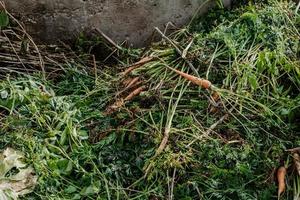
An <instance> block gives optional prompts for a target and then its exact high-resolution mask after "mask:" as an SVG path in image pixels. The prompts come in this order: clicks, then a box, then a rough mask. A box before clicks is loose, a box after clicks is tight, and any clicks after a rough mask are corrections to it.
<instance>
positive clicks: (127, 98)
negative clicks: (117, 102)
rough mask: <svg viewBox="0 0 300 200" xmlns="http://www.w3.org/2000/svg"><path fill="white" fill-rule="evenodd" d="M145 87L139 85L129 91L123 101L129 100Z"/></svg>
mask: <svg viewBox="0 0 300 200" xmlns="http://www.w3.org/2000/svg"><path fill="white" fill-rule="evenodd" d="M145 88H146V87H145V86H141V87H139V88H137V89H135V90H134V91H133V92H131V93H130V94H129V95H128V96H127V97H126V98H125V99H124V101H129V100H131V99H132V98H133V97H135V96H137V95H139V94H140V93H141V92H142V91H144V90H145Z"/></svg>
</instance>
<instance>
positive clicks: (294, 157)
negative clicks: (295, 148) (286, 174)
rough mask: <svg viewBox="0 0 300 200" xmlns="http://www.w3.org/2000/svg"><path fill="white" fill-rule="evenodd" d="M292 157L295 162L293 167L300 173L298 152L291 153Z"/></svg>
mask: <svg viewBox="0 0 300 200" xmlns="http://www.w3.org/2000/svg"><path fill="white" fill-rule="evenodd" d="M293 159H294V163H295V167H296V169H297V172H298V175H300V156H299V154H298V153H293Z"/></svg>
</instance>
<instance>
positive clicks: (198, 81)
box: [168, 67, 212, 89]
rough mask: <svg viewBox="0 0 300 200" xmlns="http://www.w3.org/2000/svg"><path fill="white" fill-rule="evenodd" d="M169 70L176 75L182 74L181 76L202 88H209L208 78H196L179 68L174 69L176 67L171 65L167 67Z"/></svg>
mask: <svg viewBox="0 0 300 200" xmlns="http://www.w3.org/2000/svg"><path fill="white" fill-rule="evenodd" d="M168 68H169V69H170V70H172V71H174V72H176V73H177V74H178V75H180V76H182V77H183V78H185V79H187V80H189V81H191V82H192V83H194V84H196V85H199V86H200V87H202V88H204V89H210V87H211V86H212V84H211V82H210V81H209V80H206V79H201V78H198V77H196V76H193V75H190V74H187V73H184V72H182V71H179V70H176V69H173V68H171V67H168Z"/></svg>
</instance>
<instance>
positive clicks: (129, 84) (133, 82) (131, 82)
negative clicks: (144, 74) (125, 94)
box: [126, 77, 139, 88]
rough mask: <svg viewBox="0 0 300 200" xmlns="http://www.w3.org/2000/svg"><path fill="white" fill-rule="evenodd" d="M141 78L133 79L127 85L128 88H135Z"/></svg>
mask: <svg viewBox="0 0 300 200" xmlns="http://www.w3.org/2000/svg"><path fill="white" fill-rule="evenodd" d="M138 80H139V77H135V78H133V79H132V80H131V81H130V82H129V83H128V84H127V85H126V88H130V87H131V86H133V85H134V84H135V83H136V82H138Z"/></svg>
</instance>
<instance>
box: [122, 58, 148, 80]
mask: <svg viewBox="0 0 300 200" xmlns="http://www.w3.org/2000/svg"><path fill="white" fill-rule="evenodd" d="M152 60H154V58H153V57H145V58H142V59H141V60H140V61H138V62H136V63H134V64H132V65H130V66H129V67H128V68H127V69H126V70H125V71H124V72H123V73H122V75H123V76H125V75H127V74H129V73H130V72H131V71H133V70H135V69H136V68H138V67H140V66H142V65H144V64H146V63H148V62H150V61H152Z"/></svg>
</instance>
